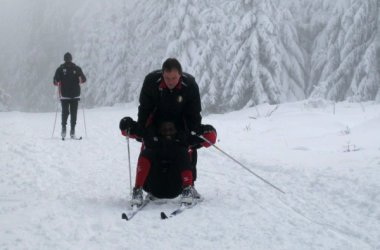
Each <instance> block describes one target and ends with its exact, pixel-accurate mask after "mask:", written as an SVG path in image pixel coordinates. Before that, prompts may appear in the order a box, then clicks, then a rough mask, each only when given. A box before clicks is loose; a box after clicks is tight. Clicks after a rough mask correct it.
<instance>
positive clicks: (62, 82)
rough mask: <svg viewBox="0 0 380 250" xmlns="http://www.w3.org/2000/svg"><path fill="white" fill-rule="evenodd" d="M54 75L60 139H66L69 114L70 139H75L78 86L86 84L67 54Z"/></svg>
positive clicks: (78, 97) (79, 70)
mask: <svg viewBox="0 0 380 250" xmlns="http://www.w3.org/2000/svg"><path fill="white" fill-rule="evenodd" d="M63 59H64V61H65V62H64V63H63V64H61V65H60V66H59V67H58V69H57V70H56V72H55V75H54V85H55V86H58V87H59V93H60V99H61V105H62V132H61V136H62V139H64V138H65V137H66V124H67V119H68V117H69V114H70V125H71V129H70V137H71V138H75V125H76V121H77V112H78V102H79V100H80V86H79V84H82V83H85V82H86V76H85V75H84V74H83V72H82V69H81V68H80V67H79V66H77V65H75V64H74V63H73V62H72V56H71V54H70V53H69V52H67V53H66V54H65V55H64V56H63Z"/></svg>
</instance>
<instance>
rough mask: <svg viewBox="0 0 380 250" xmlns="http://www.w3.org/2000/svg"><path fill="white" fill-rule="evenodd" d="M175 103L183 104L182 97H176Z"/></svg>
mask: <svg viewBox="0 0 380 250" xmlns="http://www.w3.org/2000/svg"><path fill="white" fill-rule="evenodd" d="M177 102H178V103H181V102H183V97H182V96H180V95H179V96H178V97H177Z"/></svg>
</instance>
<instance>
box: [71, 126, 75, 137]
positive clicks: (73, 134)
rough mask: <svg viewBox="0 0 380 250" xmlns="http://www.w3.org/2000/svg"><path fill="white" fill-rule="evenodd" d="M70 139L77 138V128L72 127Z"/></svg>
mask: <svg viewBox="0 0 380 250" xmlns="http://www.w3.org/2000/svg"><path fill="white" fill-rule="evenodd" d="M70 137H71V138H75V127H71V129H70Z"/></svg>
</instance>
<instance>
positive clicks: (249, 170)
mask: <svg viewBox="0 0 380 250" xmlns="http://www.w3.org/2000/svg"><path fill="white" fill-rule="evenodd" d="M197 136H198V137H199V138H201V139H202V140H204V141H205V142H207V143H209V144H210V145H211V146H213V147H214V148H216V149H217V150H219V151H220V152H222V153H223V154H224V155H226V156H227V157H228V158H230V159H231V160H233V161H234V162H236V163H237V164H239V165H240V166H241V167H242V168H244V169H245V170H247V171H248V172H249V173H251V174H253V175H254V176H256V177H257V178H259V179H260V180H262V181H263V182H265V183H266V184H268V185H269V186H271V187H273V188H274V189H276V190H277V191H279V192H281V193H283V194H285V192H284V191H282V190H281V189H280V188H278V187H276V186H275V185H273V184H272V183H270V182H269V181H267V180H265V179H264V178H263V177H261V176H259V175H258V174H256V173H255V172H253V171H252V170H251V169H249V168H248V167H246V166H244V165H243V164H242V163H241V162H239V161H238V160H236V159H235V158H233V157H232V156H231V155H229V154H227V153H226V152H224V151H223V150H222V149H221V148H219V147H218V146H216V145H214V144H213V143H211V142H210V141H209V140H207V139H206V138H204V137H203V136H202V135H197Z"/></svg>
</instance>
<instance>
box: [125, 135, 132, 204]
mask: <svg viewBox="0 0 380 250" xmlns="http://www.w3.org/2000/svg"><path fill="white" fill-rule="evenodd" d="M126 139H127V147H128V168H129V193H130V195H131V197H132V174H131V172H132V171H131V151H130V148H129V129H128V130H127V135H126Z"/></svg>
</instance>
